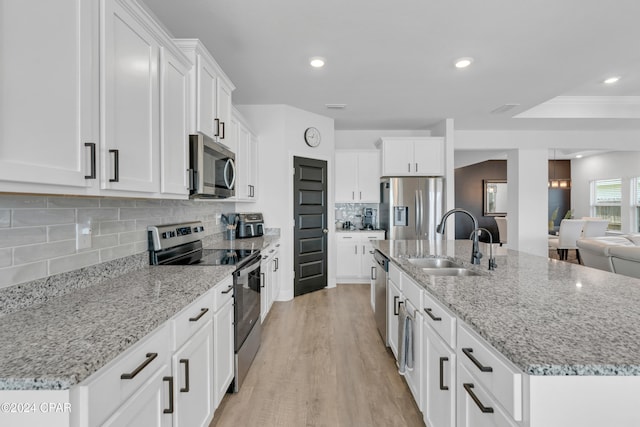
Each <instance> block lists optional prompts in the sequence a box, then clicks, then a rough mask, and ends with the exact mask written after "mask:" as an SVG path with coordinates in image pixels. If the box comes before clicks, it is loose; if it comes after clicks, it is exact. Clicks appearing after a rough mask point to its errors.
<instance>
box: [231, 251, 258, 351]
mask: <svg viewBox="0 0 640 427" xmlns="http://www.w3.org/2000/svg"><path fill="white" fill-rule="evenodd" d="M260 260H261V257H260V252H256V254H254V255H252V256H251V260H250V261H248V262H247V264H245V265H243V266H242V267H241V268H240V269H239V270H237V271H236V272H235V273H234V274H233V286H234V296H235V305H234V321H235V350H236V352H237V351H238V349H239V348H240V347H242V344H244V341H245V340H246V339H247V336H248V335H249V332H251V329H252V328H253V326H254V325H255V324H256V323H257V322H259V321H260Z"/></svg>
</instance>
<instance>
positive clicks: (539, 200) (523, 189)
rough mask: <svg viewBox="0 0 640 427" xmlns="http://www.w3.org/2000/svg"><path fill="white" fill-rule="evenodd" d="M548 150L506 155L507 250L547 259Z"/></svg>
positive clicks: (516, 152)
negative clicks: (507, 196) (507, 185)
mask: <svg viewBox="0 0 640 427" xmlns="http://www.w3.org/2000/svg"><path fill="white" fill-rule="evenodd" d="M548 160H549V157H548V150H547V149H546V148H544V149H540V148H539V149H518V150H510V151H509V153H508V155H507V182H508V184H509V202H508V208H507V217H508V218H509V221H508V230H507V235H508V236H509V243H508V244H509V248H511V249H515V250H518V251H522V252H527V253H531V254H534V255H540V256H545V257H546V256H548V254H549V252H548V243H547V240H548V234H547V231H548V225H547V224H548V218H547V216H548V207H547V205H548V203H549V195H548V188H547V180H548Z"/></svg>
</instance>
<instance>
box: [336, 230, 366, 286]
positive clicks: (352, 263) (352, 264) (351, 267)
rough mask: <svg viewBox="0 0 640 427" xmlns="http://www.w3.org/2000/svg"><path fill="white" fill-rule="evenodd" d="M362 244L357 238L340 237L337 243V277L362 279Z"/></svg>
mask: <svg viewBox="0 0 640 427" xmlns="http://www.w3.org/2000/svg"><path fill="white" fill-rule="evenodd" d="M361 246H362V243H361V242H360V239H359V238H357V237H355V236H339V237H338V240H337V242H336V247H337V251H336V253H337V256H338V264H337V266H336V277H345V278H346V277H360V275H361V274H362V267H361V262H362V253H361V250H362V248H361Z"/></svg>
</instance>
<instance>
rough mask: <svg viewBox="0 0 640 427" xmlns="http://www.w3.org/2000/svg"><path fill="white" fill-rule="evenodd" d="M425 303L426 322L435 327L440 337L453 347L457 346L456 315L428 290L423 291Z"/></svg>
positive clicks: (423, 312)
mask: <svg viewBox="0 0 640 427" xmlns="http://www.w3.org/2000/svg"><path fill="white" fill-rule="evenodd" d="M423 298H424V305H423V307H422V314H423V315H424V318H425V322H426V323H427V324H428V325H429V326H431V327H432V328H433V330H434V331H436V333H437V334H438V335H440V338H442V339H443V340H444V342H446V343H447V345H448V346H449V347H451V348H456V317H455V316H453V315H452V314H450V313H449V311H448V310H447V309H445V308H444V307H443V306H442V305H441V304H440V303H439V302H437V301H436V300H435V298H434V297H432V296H431V295H429V293H428V292H427V291H423Z"/></svg>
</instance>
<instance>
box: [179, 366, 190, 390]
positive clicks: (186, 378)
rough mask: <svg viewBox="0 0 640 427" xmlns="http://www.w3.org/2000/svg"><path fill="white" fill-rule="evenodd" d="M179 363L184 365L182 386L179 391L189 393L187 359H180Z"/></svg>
mask: <svg viewBox="0 0 640 427" xmlns="http://www.w3.org/2000/svg"><path fill="white" fill-rule="evenodd" d="M180 363H182V364H183V365H184V387H182V388H181V389H180V393H189V359H180Z"/></svg>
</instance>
